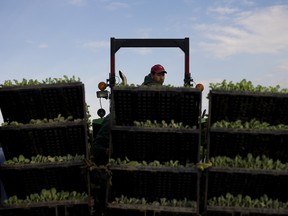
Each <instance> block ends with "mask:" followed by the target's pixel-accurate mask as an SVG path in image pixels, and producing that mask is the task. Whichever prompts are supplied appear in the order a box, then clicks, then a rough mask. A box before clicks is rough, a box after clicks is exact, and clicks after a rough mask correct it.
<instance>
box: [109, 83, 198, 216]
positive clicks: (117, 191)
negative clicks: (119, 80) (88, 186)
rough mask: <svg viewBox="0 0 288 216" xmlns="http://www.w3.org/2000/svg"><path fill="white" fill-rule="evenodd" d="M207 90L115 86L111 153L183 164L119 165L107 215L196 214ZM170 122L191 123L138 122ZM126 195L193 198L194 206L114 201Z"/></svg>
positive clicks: (150, 200) (118, 156) (115, 156)
mask: <svg viewBox="0 0 288 216" xmlns="http://www.w3.org/2000/svg"><path fill="white" fill-rule="evenodd" d="M201 99H202V92H201V91H199V90H197V89H194V88H184V87H181V88H180V87H179V88H176V87H165V86H160V87H157V86H155V87H146V86H140V87H121V86H116V87H114V88H113V89H112V100H111V107H112V109H111V115H112V123H111V124H112V127H111V141H110V145H111V146H110V147H111V149H112V154H111V158H113V159H115V160H117V159H120V160H125V159H129V160H130V161H137V162H140V163H141V162H143V161H145V162H147V164H148V163H150V162H153V161H158V162H159V163H160V164H163V163H164V162H168V161H179V163H180V164H182V165H184V166H183V167H165V166H159V167H152V166H134V167H131V166H125V165H119V166H118V165H116V166H111V167H109V169H110V170H111V172H112V179H111V183H112V184H109V187H108V191H107V192H108V193H107V215H109V216H112V215H134V216H137V215H159V216H160V215H161V216H164V215H167V216H168V215H175V214H177V215H179V216H181V215H197V214H198V213H199V202H200V198H199V196H200V194H199V193H200V192H199V188H200V187H199V184H200V174H201V173H200V172H199V170H198V169H197V168H196V167H185V165H186V164H189V163H194V164H196V163H197V162H198V161H199V159H200V143H201V132H200V131H201V126H200V124H199V119H200V117H201ZM147 120H150V121H151V122H154V121H156V122H157V123H160V124H161V122H162V121H165V122H166V123H170V122H171V120H173V121H174V122H175V123H180V122H181V123H182V124H183V125H188V126H189V128H181V129H180V128H155V127H151V128H149V127H148V128H147V127H139V126H135V125H134V121H137V122H146V121H147ZM121 196H123V197H126V198H128V199H130V198H135V199H138V200H141V199H142V198H143V199H145V200H146V201H147V203H153V202H154V201H158V202H160V200H161V199H162V200H163V199H165V200H173V199H174V200H178V201H180V200H192V201H194V202H195V203H196V206H195V208H187V207H179V206H174V207H171V206H161V205H160V206H156V205H148V204H147V205H143V204H140V205H139V204H135V203H133V202H132V203H131V204H128V203H124V204H121V203H115V202H114V201H115V200H116V199H118V198H120V197H121Z"/></svg>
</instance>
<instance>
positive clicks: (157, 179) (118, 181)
mask: <svg viewBox="0 0 288 216" xmlns="http://www.w3.org/2000/svg"><path fill="white" fill-rule="evenodd" d="M112 176H113V178H112V186H111V192H110V198H109V201H108V202H112V201H113V200H115V198H116V197H121V195H124V196H127V197H135V198H138V199H141V198H145V199H146V200H147V201H148V202H153V201H155V200H160V198H166V199H167V200H172V199H177V200H184V198H187V200H192V201H195V202H197V203H198V201H199V200H198V199H199V184H200V173H199V172H196V171H193V172H178V173H177V172H169V171H166V172H155V170H153V169H151V171H147V170H146V171H131V170H128V169H127V170H126V171H123V170H112ZM123 179H125V181H123Z"/></svg>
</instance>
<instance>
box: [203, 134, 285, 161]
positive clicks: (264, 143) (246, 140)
mask: <svg viewBox="0 0 288 216" xmlns="http://www.w3.org/2000/svg"><path fill="white" fill-rule="evenodd" d="M208 136H209V144H208V151H207V153H208V158H210V157H215V156H227V157H231V158H234V157H235V156H236V155H240V156H242V157H246V156H247V154H248V153H252V154H253V156H255V157H256V156H258V155H259V156H261V155H265V156H267V157H269V158H272V159H274V160H280V161H281V162H282V163H287V162H288V155H287V151H288V146H287V143H288V131H287V130H279V131H277V130H259V129H231V128H228V129H221V128H212V129H211V130H210V133H209V135H208Z"/></svg>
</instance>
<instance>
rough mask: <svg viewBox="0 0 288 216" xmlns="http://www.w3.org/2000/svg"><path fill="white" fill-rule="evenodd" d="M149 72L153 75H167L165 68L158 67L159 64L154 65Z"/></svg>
mask: <svg viewBox="0 0 288 216" xmlns="http://www.w3.org/2000/svg"><path fill="white" fill-rule="evenodd" d="M151 72H155V73H167V72H166V71H165V68H164V67H163V66H162V65H160V64H156V65H154V66H153V67H152V68H151Z"/></svg>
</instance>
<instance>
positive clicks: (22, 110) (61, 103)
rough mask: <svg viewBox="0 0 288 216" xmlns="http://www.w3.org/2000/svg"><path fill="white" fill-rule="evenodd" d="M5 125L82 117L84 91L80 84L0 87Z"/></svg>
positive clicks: (0, 103) (0, 107)
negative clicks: (34, 120) (37, 120)
mask: <svg viewBox="0 0 288 216" xmlns="http://www.w3.org/2000/svg"><path fill="white" fill-rule="evenodd" d="M0 109H1V112H2V116H3V119H4V122H8V121H10V122H11V121H17V122H21V123H24V124H26V123H29V121H30V120H31V119H44V118H47V119H54V118H56V117H57V116H58V115H59V114H61V115H62V116H63V117H65V118H67V117H68V116H73V117H74V119H78V118H79V119H83V118H84V117H85V92H84V84H83V83H81V82H75V83H67V84H49V85H48V84H47V85H44V84H41V85H35V86H22V87H5V88H0Z"/></svg>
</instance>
